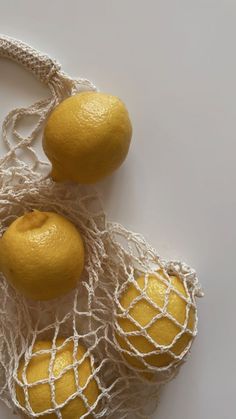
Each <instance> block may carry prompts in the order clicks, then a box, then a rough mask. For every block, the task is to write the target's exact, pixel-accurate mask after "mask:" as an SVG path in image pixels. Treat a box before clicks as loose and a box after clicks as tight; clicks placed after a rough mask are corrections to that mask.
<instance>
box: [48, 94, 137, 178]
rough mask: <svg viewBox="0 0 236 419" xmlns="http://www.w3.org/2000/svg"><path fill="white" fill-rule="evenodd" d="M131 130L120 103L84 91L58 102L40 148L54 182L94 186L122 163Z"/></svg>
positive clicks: (123, 106) (50, 117) (104, 95)
mask: <svg viewBox="0 0 236 419" xmlns="http://www.w3.org/2000/svg"><path fill="white" fill-rule="evenodd" d="M131 136H132V127H131V122H130V119H129V115H128V111H127V109H126V108H125V105H124V104H123V102H122V101H121V100H120V99H119V98H117V97H115V96H111V95H107V94H104V93H98V92H84V93H79V94H76V95H74V96H71V97H69V98H67V99H65V100H64V101H63V102H61V103H60V104H59V105H58V106H57V107H56V108H55V109H54V110H53V111H52V113H51V115H50V116H49V118H48V121H47V123H46V126H45V130H44V136H43V148H44V151H45V154H46V155H47V157H48V159H49V160H50V161H51V163H52V173H51V175H52V178H53V179H54V180H55V181H73V182H78V183H85V184H89V183H95V182H97V181H99V180H101V179H102V178H104V177H105V176H108V175H110V174H111V173H112V172H113V171H114V170H116V169H117V168H118V167H119V166H120V165H121V164H122V162H123V161H124V159H125V157H126V155H127V153H128V150H129V146H130V141H131Z"/></svg>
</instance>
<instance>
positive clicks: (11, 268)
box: [0, 211, 84, 300]
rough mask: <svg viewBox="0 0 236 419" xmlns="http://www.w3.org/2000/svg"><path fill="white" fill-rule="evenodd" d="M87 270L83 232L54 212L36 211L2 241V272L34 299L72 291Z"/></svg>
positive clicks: (47, 298) (0, 256) (16, 286)
mask: <svg viewBox="0 0 236 419" xmlns="http://www.w3.org/2000/svg"><path fill="white" fill-rule="evenodd" d="M83 267H84V245H83V241H82V238H81V235H80V233H79V231H78V230H77V229H76V227H75V226H74V225H73V224H72V223H71V222H70V221H69V220H67V219H66V218H64V217H62V216H61V215H59V214H56V213H53V212H40V211H33V212H30V213H27V214H25V215H23V216H22V217H19V218H17V219H16V220H15V221H14V222H13V223H12V224H11V225H10V227H8V229H7V230H6V231H5V233H4V234H3V236H2V238H1V240H0V270H1V271H2V272H3V274H4V275H5V277H6V279H7V280H8V281H9V282H10V283H11V284H12V285H13V286H14V287H15V288H16V289H17V290H19V291H21V292H22V293H23V294H24V295H25V296H27V297H29V298H32V299H34V300H49V299H52V298H56V297H59V296H61V295H64V294H66V293H68V292H69V291H71V290H72V289H73V288H75V287H76V284H77V281H78V279H79V278H80V275H81V273H82V271H83Z"/></svg>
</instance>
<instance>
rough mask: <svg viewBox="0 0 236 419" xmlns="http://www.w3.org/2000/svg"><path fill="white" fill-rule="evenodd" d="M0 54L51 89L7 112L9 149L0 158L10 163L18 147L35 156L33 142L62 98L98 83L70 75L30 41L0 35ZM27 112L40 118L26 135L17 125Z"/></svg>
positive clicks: (5, 135) (5, 133)
mask: <svg viewBox="0 0 236 419" xmlns="http://www.w3.org/2000/svg"><path fill="white" fill-rule="evenodd" d="M1 57H2V58H8V59H10V60H13V61H15V62H17V63H18V64H20V65H22V66H23V67H25V68H26V69H27V70H28V71H30V72H31V73H32V74H34V76H35V77H36V78H38V79H39V80H40V81H41V82H42V83H43V84H45V85H46V86H48V88H49V90H50V97H49V98H47V99H42V100H39V101H38V102H36V103H34V104H33V105H31V106H29V107H28V108H17V109H14V110H12V111H11V112H9V114H8V115H7V116H6V118H5V120H4V122H3V125H2V138H3V141H4V143H5V145H6V147H7V150H8V152H7V154H6V155H5V156H4V157H3V159H1V160H0V164H1V165H4V167H7V166H8V164H9V160H11V159H12V158H14V160H15V161H17V160H18V158H17V155H16V151H17V150H18V149H19V148H21V149H27V151H29V152H30V153H31V154H32V156H35V151H34V149H33V148H32V147H31V144H32V142H33V141H34V139H35V138H36V137H37V135H38V133H39V131H40V130H41V128H42V126H43V123H44V122H45V120H46V118H47V116H48V114H49V113H50V112H51V111H52V109H53V108H54V107H55V106H56V105H57V104H58V103H59V102H61V101H62V100H63V99H64V98H65V97H67V96H70V95H72V94H74V93H76V92H79V91H81V90H96V87H95V86H94V85H93V84H92V83H91V82H90V81H89V80H87V79H82V78H79V79H72V78H70V77H69V76H67V75H66V74H65V73H64V72H63V71H61V67H60V65H59V64H58V63H57V62H55V61H54V60H52V59H51V58H50V57H49V56H48V55H46V54H41V53H40V52H38V51H37V50H36V49H34V48H32V47H30V46H29V45H27V44H25V43H23V42H21V41H19V40H16V39H13V38H10V37H8V36H5V35H0V58H1ZM27 116H36V117H37V122H36V124H35V126H34V128H33V130H32V132H31V133H30V134H29V135H28V136H26V137H23V136H22V135H21V134H20V133H19V131H18V130H17V127H19V125H20V122H21V121H22V119H23V118H25V117H27ZM10 134H11V135H12V136H13V137H14V138H15V140H16V141H17V143H16V144H15V145H14V146H12V144H11V141H10V139H9V138H10ZM35 162H36V163H35V164H38V163H41V164H44V162H42V161H40V162H38V160H37V159H35ZM21 163H22V162H21ZM33 168H35V167H33Z"/></svg>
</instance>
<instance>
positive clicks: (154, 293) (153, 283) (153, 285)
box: [116, 271, 196, 370]
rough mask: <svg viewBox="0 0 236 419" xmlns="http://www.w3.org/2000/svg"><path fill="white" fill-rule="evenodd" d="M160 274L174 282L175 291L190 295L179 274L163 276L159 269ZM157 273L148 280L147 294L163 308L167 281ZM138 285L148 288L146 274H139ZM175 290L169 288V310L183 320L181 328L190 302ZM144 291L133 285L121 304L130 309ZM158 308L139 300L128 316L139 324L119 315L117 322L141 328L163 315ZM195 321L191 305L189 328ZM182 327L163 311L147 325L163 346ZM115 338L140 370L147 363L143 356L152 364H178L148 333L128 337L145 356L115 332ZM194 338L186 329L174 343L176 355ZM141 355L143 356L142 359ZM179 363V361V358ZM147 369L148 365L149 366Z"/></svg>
mask: <svg viewBox="0 0 236 419" xmlns="http://www.w3.org/2000/svg"><path fill="white" fill-rule="evenodd" d="M158 276H159V277H163V278H165V279H166V280H167V281H169V282H171V285H172V286H173V288H174V290H177V291H178V292H179V293H180V294H181V295H182V296H183V297H185V298H187V293H186V290H185V288H184V285H183V282H182V280H181V279H180V278H178V277H176V276H166V275H165V276H164V273H162V271H159V272H158ZM158 276H155V275H151V274H150V275H149V276H148V279H147V288H146V291H145V292H146V295H147V296H148V297H149V298H150V299H151V301H153V302H154V303H155V304H157V305H158V307H159V308H160V310H162V309H163V308H164V304H165V295H166V293H167V287H168V286H167V284H166V283H164V282H163V281H162V279H160V278H159V277H158ZM137 284H138V286H139V287H140V289H141V290H143V289H144V287H145V277H144V276H140V277H139V278H138V279H137ZM174 290H172V291H170V295H169V300H168V305H167V312H168V313H169V314H170V315H171V316H172V317H173V318H174V319H176V320H177V322H179V323H180V325H181V327H182V326H183V325H184V323H185V320H186V308H187V303H186V301H184V300H183V299H182V298H181V297H180V296H179V295H177V294H176V293H175V292H174ZM140 294H141V292H140V291H139V290H137V289H136V287H135V286H134V285H132V284H131V285H130V286H129V287H128V288H127V289H126V291H125V292H124V293H123V295H122V296H121V298H120V303H121V306H122V307H123V308H124V309H128V308H129V306H130V304H131V303H132V302H133V301H134V300H135V298H137V297H138V296H140ZM160 310H158V308H156V307H153V306H152V305H151V304H150V303H149V302H148V301H147V300H146V299H145V298H142V299H141V300H139V301H137V303H136V304H135V305H134V306H133V307H132V308H130V309H129V315H130V316H131V317H132V318H133V319H135V320H136V322H137V323H138V325H139V326H136V325H135V324H134V323H133V322H132V321H131V320H129V319H128V318H127V317H125V318H120V317H118V318H117V321H118V324H119V326H120V327H121V329H122V330H123V331H124V332H132V331H140V330H142V328H143V327H145V326H147V325H148V324H149V322H150V321H151V320H152V319H153V318H154V317H155V316H156V315H158V314H160ZM195 321H196V313H195V309H194V308H193V307H190V310H189V316H188V322H187V328H188V329H189V330H190V331H193V330H194V327H195ZM181 327H180V326H178V325H176V324H175V323H174V322H173V320H171V319H169V318H168V317H167V316H166V315H165V314H164V313H163V315H162V317H161V318H159V319H157V320H156V321H154V323H152V324H151V325H150V326H149V327H148V328H147V333H148V335H149V336H150V337H151V338H152V339H153V341H154V342H156V344H157V345H162V346H163V348H164V349H165V347H167V346H169V345H172V342H173V340H174V339H175V337H176V336H177V335H178V334H179V333H180V332H181ZM116 339H117V340H118V343H119V344H120V347H121V348H122V349H125V350H127V351H129V352H131V355H130V354H127V353H125V352H124V353H123V356H124V357H125V359H126V361H127V362H128V363H129V364H130V365H131V366H133V367H136V368H138V369H144V370H145V368H146V367H145V365H144V363H143V362H142V359H143V360H145V362H146V363H147V364H148V365H150V366H151V367H158V368H162V367H168V366H169V365H170V364H172V363H175V359H174V357H172V356H171V354H169V353H168V352H163V353H161V351H160V349H159V348H157V347H156V346H155V345H154V344H153V343H152V342H150V341H149V340H148V339H147V338H146V337H145V336H129V337H128V341H129V342H130V343H131V344H132V345H133V347H134V348H135V349H137V350H138V351H139V352H140V353H141V354H142V357H141V356H140V357H139V356H138V354H136V353H135V351H134V350H132V349H131V348H130V347H129V345H128V343H127V342H126V340H125V339H124V338H123V337H122V336H120V335H119V334H118V333H116ZM190 341H192V335H191V334H190V333H189V332H188V331H187V330H186V331H185V332H184V333H183V334H182V336H181V337H180V338H179V339H178V340H177V341H176V342H175V343H174V344H173V345H172V346H171V351H172V352H173V353H174V354H175V355H180V354H182V353H183V351H184V350H185V349H186V348H187V346H188V345H189V342H190ZM153 351H155V353H154V354H151V355H148V354H149V353H150V352H153ZM141 358H142V359H141ZM176 362H177V361H176ZM147 369H148V367H147Z"/></svg>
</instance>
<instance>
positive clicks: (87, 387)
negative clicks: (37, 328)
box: [16, 339, 99, 419]
mask: <svg viewBox="0 0 236 419" xmlns="http://www.w3.org/2000/svg"><path fill="white" fill-rule="evenodd" d="M64 341H65V339H58V340H57V342H56V346H57V347H61V345H63V343H64ZM51 347H52V342H50V341H36V343H35V344H34V347H33V351H32V352H33V353H34V356H33V357H32V358H31V360H30V361H29V363H28V365H27V367H26V371H25V375H26V380H27V385H28V386H27V389H28V399H29V404H30V406H31V409H32V410H33V412H34V413H43V412H45V411H47V410H48V409H53V408H54V405H53V401H52V388H50V384H49V383H47V382H46V383H43V384H40V383H38V381H40V380H48V379H49V367H50V360H51V354H50V352H44V353H43V354H39V353H38V352H39V351H43V350H50V349H51ZM73 351H74V343H73V342H72V341H69V342H67V343H66V344H65V345H64V346H62V347H61V348H60V349H57V351H56V356H55V360H54V362H53V367H52V373H53V376H54V377H55V381H54V389H55V390H54V394H55V402H56V404H57V405H61V404H64V403H65V406H64V407H61V408H59V411H60V412H61V414H62V418H63V419H79V418H80V417H81V416H82V415H84V414H85V413H87V412H88V407H87V406H86V403H85V402H84V400H83V397H82V396H80V395H77V396H76V397H75V398H73V399H71V400H68V399H69V398H70V397H71V396H73V395H74V394H75V393H76V392H77V391H78V388H81V389H83V390H82V393H83V395H84V396H85V398H86V399H87V403H88V406H89V408H90V407H92V406H93V405H94V403H95V402H96V401H97V398H98V396H99V389H98V385H97V382H96V380H95V379H94V378H91V380H90V381H89V382H88V380H89V378H90V377H91V375H92V364H91V358H90V357H89V356H86V357H85V358H84V360H83V361H82V362H81V363H80V364H78V366H77V367H76V368H77V373H78V386H77V385H76V379H75V370H74V369H73V367H72V368H70V366H72V365H73V364H74V359H76V360H77V361H80V360H81V359H82V358H83V357H84V355H85V353H86V350H85V348H84V347H83V346H82V345H78V349H77V352H76V354H75V355H74V354H73ZM74 356H75V358H74ZM24 367H25V360H24V359H22V360H21V361H20V364H19V367H18V373H17V378H18V380H19V381H20V384H21V385H19V384H16V397H17V400H18V402H19V404H20V405H21V406H22V407H24V408H27V404H26V399H25V392H24V389H23V385H24V380H23V371H24ZM66 368H68V369H67V370H66V371H64V370H65V369H66ZM40 418H42V419H54V418H55V419H56V418H57V415H56V414H55V413H45V414H43V415H42V416H40Z"/></svg>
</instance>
